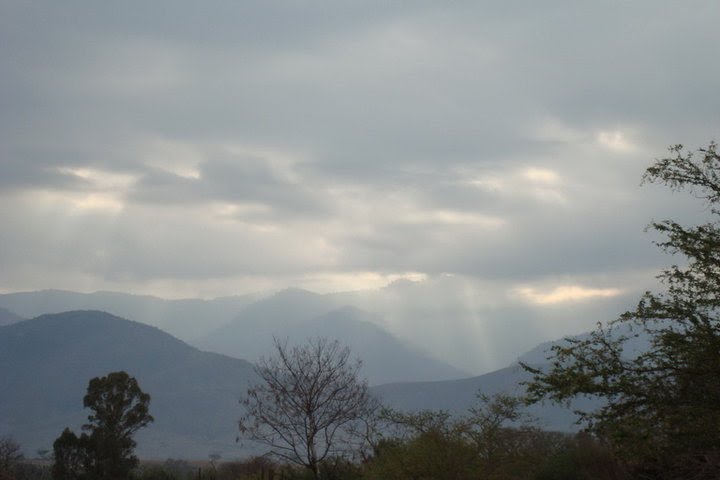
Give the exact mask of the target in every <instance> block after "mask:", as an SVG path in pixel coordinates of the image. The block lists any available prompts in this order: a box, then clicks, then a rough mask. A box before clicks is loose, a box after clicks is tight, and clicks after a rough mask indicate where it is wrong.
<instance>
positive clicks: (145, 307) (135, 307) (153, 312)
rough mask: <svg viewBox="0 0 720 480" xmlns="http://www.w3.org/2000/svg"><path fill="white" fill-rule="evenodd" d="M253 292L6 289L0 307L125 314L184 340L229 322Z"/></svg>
mask: <svg viewBox="0 0 720 480" xmlns="http://www.w3.org/2000/svg"><path fill="white" fill-rule="evenodd" d="M257 299H258V296H256V295H244V296H236V297H220V298H215V299H212V300H202V299H181V300H166V299H162V298H158V297H153V296H149V295H132V294H127V293H118V292H94V293H78V292H69V291H65V290H41V291H36V292H18V293H6V294H2V295H0V307H4V308H6V309H8V310H10V311H12V312H14V313H16V314H18V315H21V316H23V317H25V318H33V317H37V316H39V315H44V314H48V313H61V312H68V311H73V310H100V311H104V312H108V313H111V314H113V315H117V316H119V317H122V318H128V319H132V320H135V321H139V322H142V323H146V324H148V325H152V326H155V327H159V328H161V329H162V330H164V331H166V332H168V333H170V334H171V335H173V336H176V337H178V338H180V339H182V340H185V341H188V340H191V339H193V338H195V337H198V336H201V335H204V334H205V333H207V332H209V331H212V330H214V329H216V328H218V327H219V326H221V325H223V324H225V323H228V322H230V321H231V320H232V319H233V318H234V317H235V316H236V315H237V314H238V312H239V311H241V310H242V309H243V308H244V307H245V306H247V305H249V304H251V303H252V302H254V301H256V300H257Z"/></svg>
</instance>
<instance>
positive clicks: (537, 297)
mask: <svg viewBox="0 0 720 480" xmlns="http://www.w3.org/2000/svg"><path fill="white" fill-rule="evenodd" d="M515 293H517V294H518V295H520V296H521V297H523V298H524V299H526V300H528V301H530V302H531V303H535V304H537V305H556V304H559V303H568V302H577V301H582V300H589V299H592V298H610V297H616V296H618V295H620V294H621V293H622V291H621V290H620V289H617V288H586V287H583V286H580V285H561V286H559V287H555V288H554V289H552V290H550V291H546V292H541V291H538V290H537V289H536V288H533V287H521V288H518V289H516V290H515Z"/></svg>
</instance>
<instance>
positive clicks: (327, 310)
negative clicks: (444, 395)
mask: <svg viewBox="0 0 720 480" xmlns="http://www.w3.org/2000/svg"><path fill="white" fill-rule="evenodd" d="M380 324H382V321H381V320H379V319H378V318H376V316H374V315H372V314H370V313H368V312H365V311H362V310H360V309H358V308H356V307H353V306H350V305H340V304H339V302H337V301H336V299H335V297H332V296H322V295H317V294H314V293H311V292H305V291H302V290H285V291H282V292H280V293H278V294H276V295H273V296H272V297H269V298H267V299H264V300H261V301H259V302H256V303H254V304H252V305H250V306H249V307H247V308H246V309H245V310H243V311H242V312H241V313H240V315H238V316H237V317H236V318H235V319H234V320H233V321H232V322H231V323H229V324H227V325H225V326H223V327H221V328H219V329H218V330H217V331H215V332H213V333H211V334H210V335H208V336H206V337H204V338H201V339H198V340H197V341H195V342H193V344H194V345H196V346H198V347H200V348H202V349H204V350H210V351H214V352H219V353H224V354H226V355H231V356H238V355H243V358H247V359H249V360H256V359H257V358H259V357H260V356H261V355H267V354H268V353H269V352H271V349H272V337H273V336H277V337H279V338H281V339H282V338H288V339H289V340H290V341H291V343H292V342H296V343H297V342H300V343H302V342H304V341H305V340H306V339H307V338H310V337H318V336H322V337H328V338H331V339H337V340H339V341H340V342H342V343H344V344H347V345H349V346H350V348H351V350H352V352H353V354H354V355H356V356H358V357H359V358H360V359H361V360H362V361H363V373H364V374H365V375H367V377H368V379H369V380H370V382H371V384H381V383H387V382H391V381H418V380H431V379H432V380H437V379H447V378H462V377H466V376H467V373H466V372H463V371H462V370H460V369H458V368H455V367H453V366H451V365H448V364H446V363H443V362H441V361H440V360H437V359H435V358H433V357H432V356H430V355H429V354H427V353H425V352H422V351H421V350H420V349H419V348H413V347H412V346H410V345H408V344H407V343H405V342H403V341H401V340H400V339H398V338H397V337H395V336H393V335H392V334H390V333H389V332H388V331H386V330H385V329H384V328H382V327H380Z"/></svg>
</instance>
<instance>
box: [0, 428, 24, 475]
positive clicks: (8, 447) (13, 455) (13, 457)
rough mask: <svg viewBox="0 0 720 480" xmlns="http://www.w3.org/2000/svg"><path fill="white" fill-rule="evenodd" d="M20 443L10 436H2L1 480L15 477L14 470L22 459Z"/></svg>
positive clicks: (0, 438)
mask: <svg viewBox="0 0 720 480" xmlns="http://www.w3.org/2000/svg"><path fill="white" fill-rule="evenodd" d="M22 458H23V454H22V452H21V450H20V445H18V444H17V442H15V440H13V439H12V438H10V437H0V480H4V479H11V478H13V475H12V470H13V468H15V467H16V466H17V464H18V462H20V460H22Z"/></svg>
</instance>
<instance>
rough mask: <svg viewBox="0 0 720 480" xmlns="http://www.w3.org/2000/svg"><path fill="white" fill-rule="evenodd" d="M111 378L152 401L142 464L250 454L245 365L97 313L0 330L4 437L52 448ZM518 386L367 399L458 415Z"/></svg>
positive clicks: (405, 386) (508, 383)
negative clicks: (124, 378) (95, 389)
mask: <svg viewBox="0 0 720 480" xmlns="http://www.w3.org/2000/svg"><path fill="white" fill-rule="evenodd" d="M321 318H322V317H321ZM330 318H332V317H329V318H325V319H324V320H323V321H328V320H329V319H330ZM388 366H389V367H391V366H390V365H388ZM115 370H125V371H127V372H128V373H130V374H131V375H132V376H134V377H136V378H137V379H138V381H139V382H140V385H141V387H142V388H143V390H144V391H146V392H148V393H150V395H151V396H152V402H151V413H152V414H153V416H154V417H155V422H154V423H153V424H152V425H151V426H150V427H149V428H147V429H146V430H144V431H142V432H141V433H140V434H139V436H138V443H139V446H138V453H139V454H140V455H141V456H143V457H145V458H167V457H186V458H200V459H202V458H206V457H207V455H209V454H210V453H220V454H221V455H222V456H223V458H235V457H240V456H243V455H247V454H248V453H251V452H252V451H251V450H249V449H248V445H245V444H243V445H238V444H236V443H235V438H236V435H237V423H236V422H237V419H238V418H239V416H240V413H241V407H240V405H239V403H238V400H239V399H240V398H241V396H242V394H243V393H244V392H245V390H246V388H247V386H248V385H249V383H250V382H253V381H254V380H255V379H256V377H255V373H254V371H253V367H252V365H251V364H250V363H248V362H247V361H245V360H240V359H236V358H231V357H228V356H224V355H219V354H215V353H208V352H202V351H200V350H197V349H196V348H193V347H191V346H189V345H187V344H186V343H184V342H182V341H180V340H178V339H176V338H174V337H172V336H171V335H169V334H167V333H165V332H163V331H161V330H159V329H157V328H154V327H150V326H147V325H144V324H141V323H138V322H133V321H130V320H125V319H122V318H119V317H116V316H113V315H110V314H108V313H105V312H98V311H73V312H66V313H61V314H52V315H43V316H40V317H37V318H34V319H31V320H24V321H20V322H17V323H14V324H12V325H8V326H4V327H0V389H1V390H2V391H3V392H4V394H3V395H2V396H1V397H0V434H6V435H7V434H9V435H12V436H13V437H15V438H16V439H17V440H18V441H19V442H20V443H21V445H22V446H23V448H24V449H25V451H26V452H28V453H32V452H34V451H36V450H37V449H40V448H49V447H50V446H51V445H52V441H53V440H54V439H55V438H56V437H57V436H58V435H59V433H60V432H61V431H62V429H64V428H65V427H66V426H68V427H71V428H73V429H75V430H78V429H79V427H80V426H81V425H82V424H83V423H84V422H85V419H86V415H87V412H84V411H83V409H82V397H83V395H84V394H85V390H86V387H87V382H88V380H89V379H90V378H92V377H94V376H98V375H104V374H107V373H108V372H110V371H115ZM524 378H526V376H525V374H524V373H523V372H521V371H520V370H519V369H518V368H517V367H510V368H506V369H503V370H500V371H497V372H493V373H490V374H487V375H483V376H479V377H472V378H466V379H462V380H452V381H441V382H402V383H395V384H387V385H382V386H378V387H374V388H373V389H372V391H373V392H374V393H376V394H377V395H378V396H379V397H380V398H381V399H383V401H385V402H386V403H387V404H388V405H390V406H393V407H396V408H399V409H403V410H414V409H422V408H432V409H439V408H441V409H447V410H450V411H453V412H462V411H464V410H465V409H466V408H467V407H468V406H470V405H471V404H472V403H473V401H474V400H475V394H476V393H477V391H478V390H481V391H483V392H485V393H489V394H492V393H495V392H499V391H507V392H510V393H520V391H519V387H518V381H520V380H523V379H524ZM533 413H535V414H537V415H538V417H540V418H541V419H542V422H543V423H542V425H544V426H545V427H546V428H552V429H562V430H569V429H572V428H573V425H572V418H573V417H572V415H571V413H570V411H569V410H567V409H563V408H559V407H548V408H545V407H538V408H536V409H535V411H534V412H533Z"/></svg>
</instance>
